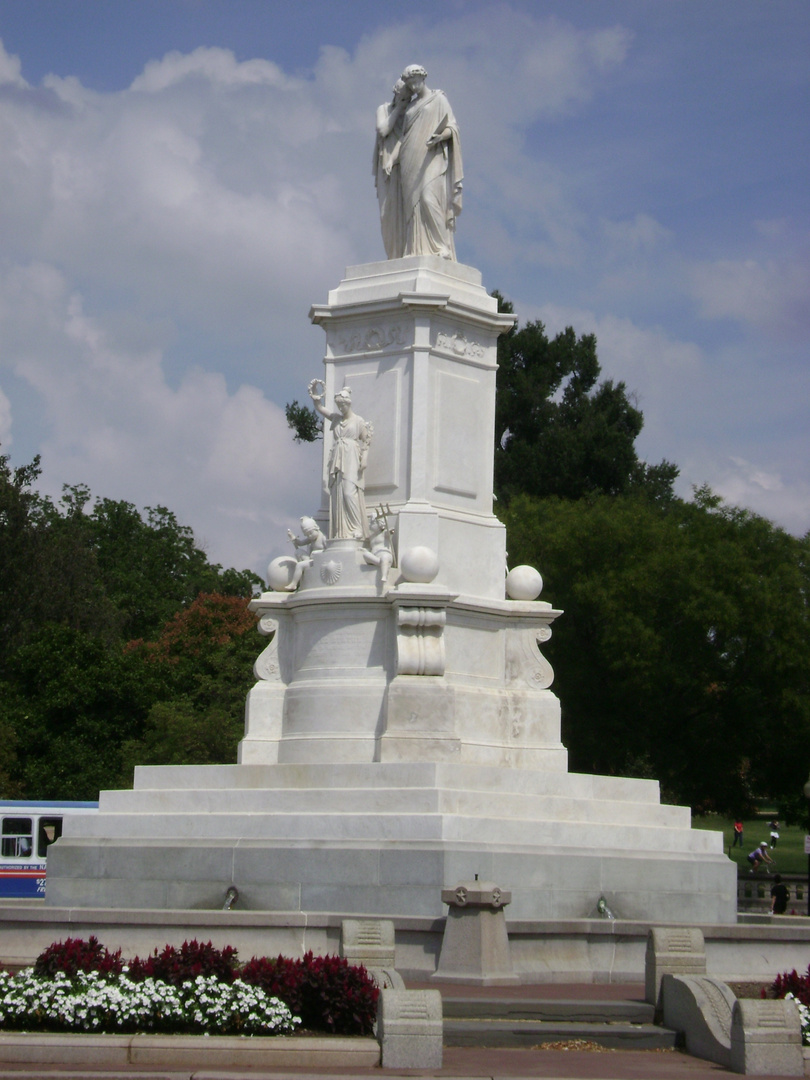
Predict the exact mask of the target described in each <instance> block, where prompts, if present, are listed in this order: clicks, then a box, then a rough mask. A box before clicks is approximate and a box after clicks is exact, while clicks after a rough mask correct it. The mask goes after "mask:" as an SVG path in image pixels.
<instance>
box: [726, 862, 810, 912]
mask: <svg viewBox="0 0 810 1080" xmlns="http://www.w3.org/2000/svg"><path fill="white" fill-rule="evenodd" d="M782 881H783V882H784V883H785V884H786V885H787V887H788V889H789V890H790V899H789V900H788V906H787V909H788V912H790V911H793V910H795V912H796V914H797V915H807V874H782ZM771 885H773V877H772V876H771V875H763V876H760V875H758V874H749V873H748V871H747V870H746V871H745V872H744V873H741V874H740V876H739V878H738V879H737V911H738V912H756V913H757V914H767V913H768V912H769V911H770V910H771Z"/></svg>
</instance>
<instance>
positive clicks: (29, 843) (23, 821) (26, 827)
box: [0, 817, 34, 859]
mask: <svg viewBox="0 0 810 1080" xmlns="http://www.w3.org/2000/svg"><path fill="white" fill-rule="evenodd" d="M33 850H34V834H33V832H32V831H31V818H28V817H4V818H3V836H2V846H0V854H2V855H3V856H4V857H5V858H7V859H27V858H29V857H30V856H31V854H32V853H33Z"/></svg>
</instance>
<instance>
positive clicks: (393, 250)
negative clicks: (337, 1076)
mask: <svg viewBox="0 0 810 1080" xmlns="http://www.w3.org/2000/svg"><path fill="white" fill-rule="evenodd" d="M426 78H427V72H426V71H425V69H424V68H423V67H420V66H419V64H411V65H409V66H408V67H406V68H405V70H404V71H403V72H402V76H401V78H400V79H399V80H398V81H397V84H396V86H395V87H394V93H393V98H392V100H391V102H390V103H387V104H385V105H381V106H380V107H379V109H377V145H376V149H375V154H374V176H375V182H376V185H377V197H378V199H379V202H380V225H381V228H382V236H383V243H384V244H385V252H386V254H387V256H388V258H389V259H399V258H402V256H403V255H440V256H441V257H442V258H444V259H455V257H456V247H455V243H454V241H453V233H454V232H455V228H456V218H457V217H458V215H459V214H460V213H461V183H462V179H463V170H462V165H461V144H460V142H459V137H458V125H457V124H456V118H455V117H454V116H453V110H452V109H451V108H450V102H449V101H448V100H447V98H446V97H445V95H444V94H443V93H442V91H441V90H430V89H429V88H428V87H427V86H426V84H425V79H426Z"/></svg>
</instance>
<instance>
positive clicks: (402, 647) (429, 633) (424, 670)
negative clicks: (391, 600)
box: [397, 608, 447, 675]
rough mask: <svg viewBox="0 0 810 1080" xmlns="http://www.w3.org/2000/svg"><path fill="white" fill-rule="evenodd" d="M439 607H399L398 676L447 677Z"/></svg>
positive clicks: (444, 617) (444, 618)
mask: <svg viewBox="0 0 810 1080" xmlns="http://www.w3.org/2000/svg"><path fill="white" fill-rule="evenodd" d="M446 622H447V613H446V612H445V611H444V610H443V609H438V608H400V609H399V611H398V612H397V674H398V675H444V666H445V656H444V627H445V623H446Z"/></svg>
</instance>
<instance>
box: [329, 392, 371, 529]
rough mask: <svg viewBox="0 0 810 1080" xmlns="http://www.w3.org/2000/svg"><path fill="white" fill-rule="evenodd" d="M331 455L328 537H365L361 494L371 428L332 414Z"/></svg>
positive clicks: (354, 417) (357, 419)
mask: <svg viewBox="0 0 810 1080" xmlns="http://www.w3.org/2000/svg"><path fill="white" fill-rule="evenodd" d="M330 420H331V426H332V439H333V441H332V452H331V454H330V455H329V537H330V539H332V540H347V539H351V538H353V537H355V538H356V537H360V538H363V537H367V536H368V517H367V515H366V500H365V492H364V490H363V470H364V469H365V467H366V457H367V455H368V444H369V442H370V441H371V425H370V424H367V423H366V422H365V420H363V418H362V416H357V415H356V414H354V413H352V414H351V416H348V417H345V418H344V417H342V416H340V414H339V413H333V414H332V416H331V417H330Z"/></svg>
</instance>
